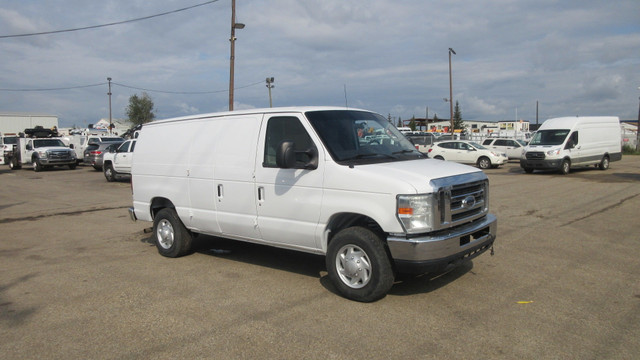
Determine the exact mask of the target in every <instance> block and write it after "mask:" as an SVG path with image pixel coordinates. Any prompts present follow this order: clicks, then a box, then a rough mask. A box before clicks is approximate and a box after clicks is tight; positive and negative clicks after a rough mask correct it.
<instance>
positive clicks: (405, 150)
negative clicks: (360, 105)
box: [305, 110, 425, 165]
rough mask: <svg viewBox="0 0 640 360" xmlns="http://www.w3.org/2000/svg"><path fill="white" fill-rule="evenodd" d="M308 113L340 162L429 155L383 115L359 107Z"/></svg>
mask: <svg viewBox="0 0 640 360" xmlns="http://www.w3.org/2000/svg"><path fill="white" fill-rule="evenodd" d="M305 115H306V117H307V119H309V122H310V123H311V125H312V126H313V128H314V129H315V131H316V133H317V134H318V136H319V137H320V139H321V140H322V142H323V143H324V145H325V147H326V148H327V150H328V151H329V153H330V154H331V157H332V158H333V159H334V160H335V161H336V162H337V163H339V164H344V165H351V164H370V163H379V162H390V161H401V160H413V159H421V158H424V157H425V156H424V155H423V154H422V153H420V152H419V151H418V150H416V148H415V146H414V145H413V144H412V143H411V142H410V141H409V140H407V138H405V137H404V135H402V134H401V133H400V131H398V129H396V127H395V126H393V124H391V123H390V122H389V121H388V120H387V119H385V118H384V117H382V116H381V115H378V114H375V113H371V112H367V111H358V110H325V111H309V112H307V113H305Z"/></svg>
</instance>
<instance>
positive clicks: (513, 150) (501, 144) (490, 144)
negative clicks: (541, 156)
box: [482, 138, 527, 159]
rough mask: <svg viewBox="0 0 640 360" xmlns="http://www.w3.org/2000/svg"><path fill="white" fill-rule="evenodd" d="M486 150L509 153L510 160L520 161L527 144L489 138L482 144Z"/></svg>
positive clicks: (520, 141)
mask: <svg viewBox="0 0 640 360" xmlns="http://www.w3.org/2000/svg"><path fill="white" fill-rule="evenodd" d="M482 145H483V146H485V147H486V148H489V149H493V150H498V151H502V152H505V153H507V157H508V158H509V159H520V157H521V156H522V150H524V147H525V146H527V143H526V142H524V141H522V140H516V139H503V138H488V139H485V140H484V141H483V142H482Z"/></svg>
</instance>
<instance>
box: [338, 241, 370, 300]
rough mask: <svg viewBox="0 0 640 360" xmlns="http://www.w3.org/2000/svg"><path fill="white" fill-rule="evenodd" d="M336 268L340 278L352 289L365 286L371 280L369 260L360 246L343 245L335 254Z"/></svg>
mask: <svg viewBox="0 0 640 360" xmlns="http://www.w3.org/2000/svg"><path fill="white" fill-rule="evenodd" d="M336 270H337V272H338V276H339V277H340V280H342V282H343V283H344V284H345V285H347V286H348V287H350V288H352V289H360V288H363V287H365V286H366V285H367V284H368V283H369V281H370V280H371V271H372V267H371V260H369V256H367V253H366V252H364V250H362V249H361V248H360V247H358V246H355V245H345V246H343V247H341V248H340V250H339V251H338V254H337V255H336Z"/></svg>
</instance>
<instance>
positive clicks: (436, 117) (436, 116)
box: [433, 114, 440, 122]
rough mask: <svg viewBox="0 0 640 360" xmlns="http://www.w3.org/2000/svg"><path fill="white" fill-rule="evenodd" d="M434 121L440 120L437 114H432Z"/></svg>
mask: <svg viewBox="0 0 640 360" xmlns="http://www.w3.org/2000/svg"><path fill="white" fill-rule="evenodd" d="M436 121H440V119H438V114H433V122H436Z"/></svg>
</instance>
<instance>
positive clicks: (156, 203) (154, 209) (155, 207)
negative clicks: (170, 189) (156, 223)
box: [150, 197, 176, 218]
mask: <svg viewBox="0 0 640 360" xmlns="http://www.w3.org/2000/svg"><path fill="white" fill-rule="evenodd" d="M166 208H169V209H174V210H175V208H176V207H175V205H173V203H172V202H171V200H169V199H167V198H163V197H157V198H153V199H152V200H151V206H150V209H151V218H155V217H156V215H157V214H158V213H159V212H160V210H162V209H166Z"/></svg>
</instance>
